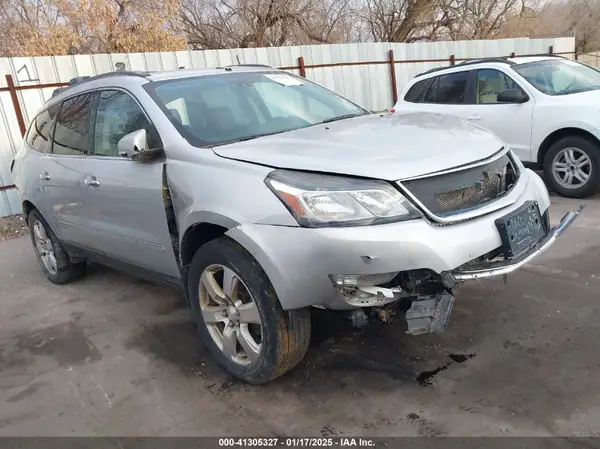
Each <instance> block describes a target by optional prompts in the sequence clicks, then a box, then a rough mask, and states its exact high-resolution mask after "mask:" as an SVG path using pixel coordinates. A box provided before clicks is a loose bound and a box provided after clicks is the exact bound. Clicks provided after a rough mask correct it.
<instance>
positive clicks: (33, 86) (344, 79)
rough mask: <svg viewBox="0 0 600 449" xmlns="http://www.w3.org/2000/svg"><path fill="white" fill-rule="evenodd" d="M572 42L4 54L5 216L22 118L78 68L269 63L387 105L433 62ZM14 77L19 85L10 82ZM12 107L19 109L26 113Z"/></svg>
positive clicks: (569, 51)
mask: <svg viewBox="0 0 600 449" xmlns="http://www.w3.org/2000/svg"><path fill="white" fill-rule="evenodd" d="M574 48H575V43H574V39H573V38H572V37H566V38H565V37H558V38H544V39H528V38H520V39H501V40H490V41H453V42H427V43H414V44H390V43H363V44H332V45H303V46H294V47H277V48H249V49H233V50H206V51H180V52H163V53H127V54H108V55H73V56H51V57H50V56H47V57H31V58H30V57H23V58H0V75H10V76H7V77H5V76H0V119H1V120H0V136H1V140H0V216H5V215H11V214H15V213H19V212H20V204H19V197H18V192H17V191H16V190H15V189H14V188H13V187H12V178H11V175H10V171H9V164H10V161H11V160H12V157H13V155H14V154H15V152H16V151H17V149H18V147H19V145H20V144H21V136H22V130H23V126H24V124H26V123H29V121H30V120H31V119H32V118H33V116H34V115H35V113H36V111H37V110H38V109H39V108H40V107H41V106H42V105H43V104H44V102H45V101H46V100H47V99H48V98H50V96H51V94H52V91H53V89H54V88H55V87H56V85H57V84H61V83H67V82H68V81H69V80H70V79H71V78H74V77H77V76H85V75H96V74H100V73H105V72H110V71H114V70H115V68H116V67H117V65H124V66H125V68H126V69H127V70H148V71H156V70H168V69H177V68H180V67H185V68H191V67H194V68H200V67H216V66H226V65H232V64H268V65H271V66H273V67H281V68H284V69H286V70H289V71H292V72H295V73H298V74H300V75H303V76H306V77H307V78H308V79H311V80H312V81H315V82H317V83H319V84H322V85H324V86H326V87H327V88H329V89H332V90H334V91H335V92H338V93H339V94H341V95H344V96H346V97H348V98H350V99H352V100H353V101H355V102H357V103H359V104H361V105H363V106H365V107H367V108H369V109H371V110H384V109H386V108H389V107H391V106H392V105H393V102H394V98H395V97H396V95H397V94H396V91H400V90H401V89H402V87H403V86H404V84H405V83H406V82H408V81H409V80H410V79H411V78H412V77H414V76H415V75H416V74H417V73H419V72H421V71H424V70H427V69H430V68H433V67H437V66H440V65H449V64H454V63H455V62H460V61H465V60H469V59H473V58H482V57H494V56H509V55H511V54H516V55H531V54H541V53H548V52H549V51H552V52H554V53H556V54H562V55H565V56H567V57H571V56H574V53H573V52H574ZM11 80H12V82H13V83H14V87H12V86H9V83H10V82H11ZM49 85H50V86H49ZM11 87H12V88H11ZM15 106H17V107H16V108H15ZM15 109H20V110H21V111H22V113H21V115H22V121H21V120H19V114H18V113H17V112H16V110H15ZM20 121H21V123H19V122H20Z"/></svg>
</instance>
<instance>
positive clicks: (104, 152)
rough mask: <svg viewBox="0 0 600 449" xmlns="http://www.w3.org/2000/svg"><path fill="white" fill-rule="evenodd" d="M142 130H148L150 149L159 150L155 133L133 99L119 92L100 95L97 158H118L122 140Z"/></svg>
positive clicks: (97, 124) (96, 133) (96, 144)
mask: <svg viewBox="0 0 600 449" xmlns="http://www.w3.org/2000/svg"><path fill="white" fill-rule="evenodd" d="M139 129H145V130H146V135H147V138H148V145H149V146H150V148H158V147H160V139H159V138H158V133H157V131H156V129H155V128H154V126H153V125H152V124H151V123H150V121H149V120H148V118H147V117H146V114H144V111H142V108H141V107H140V106H139V105H138V104H137V102H136V101H135V100H134V99H133V97H132V96H131V95H129V94H127V93H125V92H122V91H120V90H103V91H102V92H100V98H99V99H98V109H97V112H96V122H95V127H94V154H95V155H97V156H111V157H117V156H119V152H118V151H117V144H118V143H119V140H121V139H122V138H123V137H124V136H125V135H127V134H129V133H132V132H134V131H137V130H139Z"/></svg>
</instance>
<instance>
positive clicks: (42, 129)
mask: <svg viewBox="0 0 600 449" xmlns="http://www.w3.org/2000/svg"><path fill="white" fill-rule="evenodd" d="M58 108H59V106H58V105H54V106H50V107H49V108H48V109H46V110H45V111H43V112H41V113H40V114H39V115H38V116H37V117H36V118H35V119H34V120H33V123H31V126H30V127H29V131H28V132H27V137H26V138H25V141H26V142H27V143H28V144H29V145H30V146H31V147H32V148H33V149H34V150H35V151H37V152H39V153H50V147H51V145H50V136H51V134H52V125H53V123H54V119H55V117H56V113H57V112H58Z"/></svg>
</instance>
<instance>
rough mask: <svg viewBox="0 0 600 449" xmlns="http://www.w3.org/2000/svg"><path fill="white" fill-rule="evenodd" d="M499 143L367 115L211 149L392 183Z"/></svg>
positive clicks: (427, 117) (407, 117)
mask: <svg viewBox="0 0 600 449" xmlns="http://www.w3.org/2000/svg"><path fill="white" fill-rule="evenodd" d="M502 146H503V143H502V142H501V141H500V140H499V139H498V138H497V137H495V136H494V135H493V134H492V133H491V132H489V131H486V130H484V129H483V128H480V127H477V126H474V125H471V124H470V123H467V122H465V121H463V120H461V119H458V118H455V117H450V116H445V115H439V114H430V113H400V114H385V115H383V116H382V115H378V114H373V115H367V116H361V117H355V118H351V119H347V120H342V121H339V122H332V123H328V124H324V125H315V126H310V127H308V128H302V129H298V130H295V131H289V132H285V133H282V134H276V135H272V136H265V137H260V138H258V139H253V140H249V141H246V142H238V143H233V144H229V145H223V146H219V147H214V148H213V151H214V152H215V153H216V154H218V155H219V156H221V157H224V158H228V159H235V160H239V161H244V162H252V163H256V164H261V165H267V166H270V167H275V168H286V169H293V170H306V171H316V172H327V173H335V174H344V175H353V176H361V177H367V178H376V179H383V180H387V181H395V180H399V179H404V178H410V177H413V176H419V175H424V174H428V173H433V172H436V171H440V170H445V169H448V168H452V167H457V166H460V165H464V164H468V163H470V162H474V161H477V160H480V159H485V158H486V157H489V156H491V155H493V154H494V153H496V152H498V150H500V148H502Z"/></svg>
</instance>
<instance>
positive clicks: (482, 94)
mask: <svg viewBox="0 0 600 449" xmlns="http://www.w3.org/2000/svg"><path fill="white" fill-rule="evenodd" d="M476 89H477V103H478V104H492V103H498V98H497V97H498V93H499V92H500V91H502V90H505V89H521V88H520V87H519V85H518V84H517V83H515V82H514V81H513V79H512V78H511V77H509V76H508V75H506V74H505V73H503V72H501V71H499V70H493V69H483V70H478V71H477V87H476Z"/></svg>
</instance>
